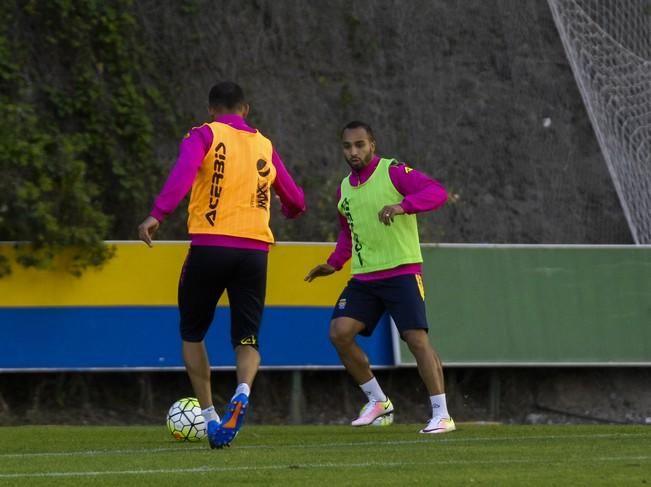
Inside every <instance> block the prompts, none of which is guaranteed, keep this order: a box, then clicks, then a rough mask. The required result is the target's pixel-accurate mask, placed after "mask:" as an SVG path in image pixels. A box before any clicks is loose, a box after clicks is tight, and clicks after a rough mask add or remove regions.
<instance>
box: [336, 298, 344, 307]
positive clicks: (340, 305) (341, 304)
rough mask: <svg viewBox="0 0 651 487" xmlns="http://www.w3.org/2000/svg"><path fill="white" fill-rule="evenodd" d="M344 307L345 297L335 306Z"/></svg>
mask: <svg viewBox="0 0 651 487" xmlns="http://www.w3.org/2000/svg"><path fill="white" fill-rule="evenodd" d="M345 307H346V298H341V299H340V300H339V302H338V303H337V308H339V309H344V308H345Z"/></svg>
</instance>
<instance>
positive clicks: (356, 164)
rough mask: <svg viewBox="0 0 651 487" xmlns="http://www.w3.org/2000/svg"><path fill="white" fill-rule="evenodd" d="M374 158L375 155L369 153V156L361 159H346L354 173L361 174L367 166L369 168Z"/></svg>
mask: <svg viewBox="0 0 651 487" xmlns="http://www.w3.org/2000/svg"><path fill="white" fill-rule="evenodd" d="M372 157H373V154H371V153H370V152H369V153H368V154H366V155H365V156H364V157H362V158H359V157H357V158H352V157H351V158H350V159H346V162H347V163H348V165H349V166H350V168H351V169H352V170H353V171H356V172H359V171H361V170H362V169H364V168H365V167H366V166H368V163H369V162H371V158H372Z"/></svg>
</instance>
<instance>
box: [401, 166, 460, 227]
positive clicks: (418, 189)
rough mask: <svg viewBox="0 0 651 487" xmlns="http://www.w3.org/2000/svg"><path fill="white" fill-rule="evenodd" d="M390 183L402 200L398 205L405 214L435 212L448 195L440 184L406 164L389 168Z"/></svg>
mask: <svg viewBox="0 0 651 487" xmlns="http://www.w3.org/2000/svg"><path fill="white" fill-rule="evenodd" d="M389 176H390V177H391V182H393V185H394V186H395V187H396V189H397V190H398V192H400V193H401V194H402V195H403V196H404V199H403V200H402V202H401V203H400V206H402V209H403V210H405V213H408V214H412V213H421V212H423V211H430V210H435V209H437V208H439V207H441V206H443V205H444V204H445V202H446V201H447V200H448V193H447V191H446V190H445V188H444V187H443V185H442V184H441V183H439V182H438V181H436V180H435V179H432V178H430V177H429V176H427V175H425V174H423V173H422V172H420V171H416V170H414V169H412V168H410V167H409V166H407V165H406V164H402V163H401V164H398V165H395V166H391V167H390V168H389Z"/></svg>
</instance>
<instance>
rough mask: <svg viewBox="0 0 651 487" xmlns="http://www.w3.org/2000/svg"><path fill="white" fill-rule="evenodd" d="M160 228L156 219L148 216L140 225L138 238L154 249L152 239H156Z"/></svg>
mask: <svg viewBox="0 0 651 487" xmlns="http://www.w3.org/2000/svg"><path fill="white" fill-rule="evenodd" d="M159 226H160V222H159V221H158V220H156V218H154V217H153V216H148V217H147V218H145V220H144V221H143V222H142V223H141V224H140V225H138V238H139V239H140V240H142V241H143V242H145V243H146V244H147V245H149V246H150V247H152V246H153V245H152V241H151V239H152V238H153V237H154V234H155V233H156V230H158V227H159Z"/></svg>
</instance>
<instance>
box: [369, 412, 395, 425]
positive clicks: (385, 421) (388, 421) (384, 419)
mask: <svg viewBox="0 0 651 487" xmlns="http://www.w3.org/2000/svg"><path fill="white" fill-rule="evenodd" d="M392 424H393V413H389V414H385V415H384V416H380V417H379V418H375V420H373V422H372V423H371V426H389V425H392Z"/></svg>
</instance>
